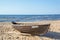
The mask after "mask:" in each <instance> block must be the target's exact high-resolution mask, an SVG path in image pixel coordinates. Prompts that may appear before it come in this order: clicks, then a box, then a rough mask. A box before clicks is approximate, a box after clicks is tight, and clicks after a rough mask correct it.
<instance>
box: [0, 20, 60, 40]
mask: <svg viewBox="0 0 60 40" xmlns="http://www.w3.org/2000/svg"><path fill="white" fill-rule="evenodd" d="M18 23H21V22H18ZM22 23H25V22H22ZM26 23H32V22H26ZM34 23H36V24H45V23H50V29H49V32H48V33H46V34H44V35H40V36H31V35H30V34H28V35H29V36H27V35H26V34H25V33H20V32H19V31H18V30H16V29H15V28H13V27H12V25H13V24H12V23H11V22H0V40H22V39H23V40H55V39H59V40H60V20H54V21H39V22H38V21H37V22H34ZM24 35H26V36H24Z"/></svg>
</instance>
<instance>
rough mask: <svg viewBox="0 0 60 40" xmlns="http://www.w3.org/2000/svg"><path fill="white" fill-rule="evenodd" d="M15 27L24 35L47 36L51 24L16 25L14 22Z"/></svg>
mask: <svg viewBox="0 0 60 40" xmlns="http://www.w3.org/2000/svg"><path fill="white" fill-rule="evenodd" d="M12 23H13V27H14V28H15V29H17V30H18V31H20V32H22V33H29V34H33V35H38V34H45V33H47V32H48V30H49V26H50V24H48V23H45V24H39V23H33V22H32V23H26V22H25V23H16V22H12Z"/></svg>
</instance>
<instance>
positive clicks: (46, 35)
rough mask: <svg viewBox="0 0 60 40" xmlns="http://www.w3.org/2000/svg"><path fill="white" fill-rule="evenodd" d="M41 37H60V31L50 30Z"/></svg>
mask: <svg viewBox="0 0 60 40" xmlns="http://www.w3.org/2000/svg"><path fill="white" fill-rule="evenodd" d="M41 37H48V38H52V39H60V33H58V32H52V31H50V32H48V33H46V34H45V35H41Z"/></svg>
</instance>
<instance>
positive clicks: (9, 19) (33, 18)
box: [0, 14, 60, 22]
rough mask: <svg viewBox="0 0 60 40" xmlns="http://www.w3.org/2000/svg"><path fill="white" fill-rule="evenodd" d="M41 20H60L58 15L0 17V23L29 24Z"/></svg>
mask: <svg viewBox="0 0 60 40" xmlns="http://www.w3.org/2000/svg"><path fill="white" fill-rule="evenodd" d="M41 20H60V15H59V14H58V15H0V22H12V21H15V22H30V21H41Z"/></svg>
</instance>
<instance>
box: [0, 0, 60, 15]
mask: <svg viewBox="0 0 60 40" xmlns="http://www.w3.org/2000/svg"><path fill="white" fill-rule="evenodd" d="M41 14H60V0H0V15H41Z"/></svg>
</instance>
